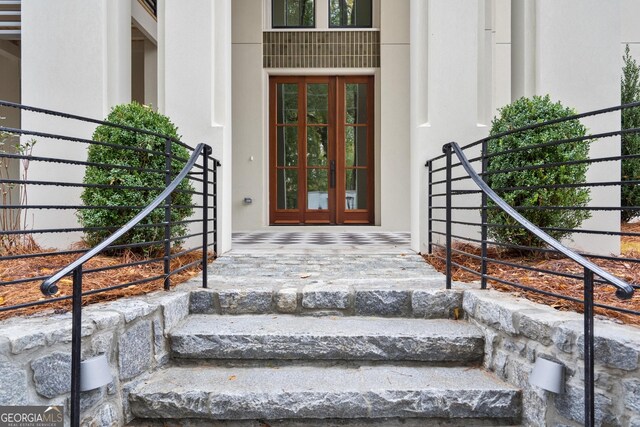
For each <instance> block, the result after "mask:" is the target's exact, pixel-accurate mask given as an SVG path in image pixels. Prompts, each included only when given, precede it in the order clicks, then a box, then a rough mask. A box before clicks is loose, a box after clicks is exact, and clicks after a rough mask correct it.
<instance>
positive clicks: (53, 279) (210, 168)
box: [0, 100, 221, 427]
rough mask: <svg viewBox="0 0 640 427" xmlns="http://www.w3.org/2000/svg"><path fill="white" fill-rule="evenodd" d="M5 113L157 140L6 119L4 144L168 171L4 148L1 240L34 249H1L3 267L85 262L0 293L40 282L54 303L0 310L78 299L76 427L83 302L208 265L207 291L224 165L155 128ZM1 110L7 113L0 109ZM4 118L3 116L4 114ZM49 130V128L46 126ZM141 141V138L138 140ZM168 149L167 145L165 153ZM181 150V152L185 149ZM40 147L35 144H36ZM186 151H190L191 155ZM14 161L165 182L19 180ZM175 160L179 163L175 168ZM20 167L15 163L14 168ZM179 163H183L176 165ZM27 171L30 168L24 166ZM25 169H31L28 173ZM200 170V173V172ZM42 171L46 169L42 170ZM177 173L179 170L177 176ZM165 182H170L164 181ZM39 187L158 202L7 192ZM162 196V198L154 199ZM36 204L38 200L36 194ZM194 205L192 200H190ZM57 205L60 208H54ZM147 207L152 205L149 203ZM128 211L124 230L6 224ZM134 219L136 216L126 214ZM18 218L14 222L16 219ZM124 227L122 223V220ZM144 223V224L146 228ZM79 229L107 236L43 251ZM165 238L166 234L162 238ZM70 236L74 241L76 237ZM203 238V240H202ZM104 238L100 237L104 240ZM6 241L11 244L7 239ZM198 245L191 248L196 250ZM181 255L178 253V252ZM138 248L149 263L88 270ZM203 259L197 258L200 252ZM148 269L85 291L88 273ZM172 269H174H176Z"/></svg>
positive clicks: (36, 275)
mask: <svg viewBox="0 0 640 427" xmlns="http://www.w3.org/2000/svg"><path fill="white" fill-rule="evenodd" d="M0 108H11V109H17V110H20V111H23V112H24V111H28V112H32V113H34V114H39V115H41V114H44V115H47V116H53V117H54V119H51V120H47V121H45V122H42V123H46V126H48V127H51V126H53V125H55V122H53V120H62V121H64V122H63V123H62V124H63V125H64V126H62V128H64V129H73V127H69V126H66V123H67V121H71V120H73V121H80V122H83V123H90V124H95V125H99V126H108V127H111V128H117V129H120V130H123V131H125V132H126V134H127V135H128V136H131V137H132V138H134V140H135V141H145V144H146V143H147V142H149V141H153V143H152V144H151V145H144V146H124V145H119V144H113V143H110V142H105V141H96V140H94V139H95V136H94V139H87V138H86V137H84V136H76V135H70V134H69V133H67V134H56V133H52V132H44V131H42V130H40V129H38V130H34V129H22V128H15V127H11V126H1V125H2V124H3V123H2V122H1V121H0V134H1V136H2V139H1V140H0V142H8V141H10V142H11V144H14V143H16V142H17V139H14V138H9V139H7V138H6V137H7V136H9V137H13V136H25V137H29V138H31V137H37V138H38V140H45V142H46V143H48V144H67V145H68V147H67V146H65V147H66V149H65V150H64V152H65V153H73V152H76V150H75V147H73V146H72V144H79V145H78V148H79V149H81V150H83V149H85V148H86V147H88V146H91V145H97V146H102V147H108V148H109V149H114V150H120V151H123V152H130V153H135V154H137V155H143V156H144V157H145V158H148V157H151V156H153V157H156V158H157V157H160V158H163V160H162V161H161V162H159V163H163V165H162V167H159V166H158V165H155V166H154V167H153V168H149V167H148V166H144V165H145V164H146V163H144V162H142V163H141V164H140V165H137V164H135V163H131V164H127V165H122V164H117V165H111V164H107V163H99V162H89V161H81V160H78V159H76V158H62V157H60V156H58V155H56V156H55V157H48V156H42V155H38V156H36V155H33V153H32V151H31V150H28V151H24V149H23V148H21V147H23V146H22V145H19V146H18V151H17V152H15V153H14V152H10V151H7V150H0V166H1V168H0V169H1V170H0V186H1V188H2V190H3V191H2V193H3V199H2V200H1V201H0V214H2V219H3V222H2V224H0V225H3V229H2V234H1V235H0V236H2V237H3V239H9V240H8V241H11V242H13V241H14V240H11V239H19V240H17V241H18V242H21V243H15V244H16V245H24V242H25V241H28V240H22V239H27V238H28V239H31V241H33V242H35V243H36V245H35V246H34V247H33V248H32V249H27V250H24V251H23V250H19V251H13V250H12V249H11V248H8V247H6V246H3V247H2V248H0V262H3V261H18V262H19V261H22V260H25V261H26V260H31V259H42V260H43V261H44V262H46V260H47V258H48V257H55V256H57V255H64V256H71V255H74V254H77V255H78V256H79V258H78V259H77V260H75V261H73V262H70V263H69V264H68V265H67V266H66V267H64V268H62V269H61V270H59V271H58V272H57V273H55V274H53V275H49V274H43V273H44V272H45V271H46V270H45V271H40V272H30V273H29V274H27V273H23V274H22V277H20V276H13V275H12V276H6V277H2V278H0V290H4V287H5V286H7V287H8V286H24V285H26V286H28V284H29V283H30V282H36V281H38V282H41V285H40V290H41V291H42V293H44V294H45V295H47V296H49V297H50V298H46V299H42V298H33V300H31V301H28V300H27V301H25V302H19V303H13V305H10V304H1V303H0V312H2V313H4V312H11V311H15V310H23V309H27V308H30V307H34V306H40V305H45V304H52V303H59V302H61V301H66V300H72V349H71V355H72V357H71V359H72V375H71V379H72V384H71V400H70V407H71V414H70V416H71V425H72V426H74V427H75V426H78V425H79V423H80V389H79V381H80V361H81V354H82V352H81V342H80V341H81V329H80V325H81V319H82V311H81V309H82V298H83V297H88V296H91V295H96V294H100V293H103V292H107V291H114V290H118V289H123V288H127V287H132V286H136V285H141V284H145V283H149V282H157V281H163V282H164V288H165V289H169V287H170V285H171V283H170V281H171V278H172V277H173V276H174V275H176V274H178V273H181V272H183V271H184V270H186V269H189V268H194V267H198V266H200V265H201V266H202V280H203V287H207V268H206V265H207V263H208V261H209V259H210V258H209V257H210V249H213V252H214V253H215V254H216V255H217V250H218V249H217V240H218V231H217V206H218V205H217V200H218V199H217V182H218V181H217V176H218V175H217V174H218V171H217V168H218V167H219V166H221V164H220V162H219V161H218V160H217V159H215V158H213V157H212V148H211V147H210V146H209V145H207V144H199V145H197V146H196V147H195V148H191V147H190V146H189V145H187V144H185V143H183V142H182V141H180V140H179V139H176V138H174V137H171V136H169V135H164V134H160V133H157V132H153V131H149V130H146V129H138V128H134V127H131V126H126V125H121V124H118V123H112V122H108V121H103V120H97V119H92V118H88V117H82V116H78V115H74V114H68V113H63V112H58V111H53V110H48V109H43V108H38V107H33V106H27V105H22V104H17V103H14V102H8V101H2V100H0ZM0 111H1V110H0ZM0 116H4V114H0ZM45 130H46V129H45ZM138 137H142V138H141V139H138ZM159 147H162V148H159ZM180 147H182V148H180ZM36 150H37V147H36ZM185 150H186V151H185ZM10 162H15V163H17V162H23V166H24V165H25V163H24V162H27V164H28V163H29V162H31V163H32V167H31V168H32V169H33V165H37V166H38V167H41V168H45V167H48V166H49V165H52V164H55V165H65V166H68V167H75V168H83V169H82V170H84V168H85V167H93V168H96V169H107V170H111V171H116V172H115V173H116V174H117V175H118V176H123V177H125V176H126V175H127V174H128V173H138V174H144V176H148V175H149V174H156V175H159V179H160V181H161V182H162V181H164V182H162V183H161V184H160V183H158V184H156V183H147V182H146V181H140V182H141V183H140V184H135V185H125V184H126V183H127V182H128V181H122V182H119V183H108V184H91V183H88V182H86V181H80V180H78V179H76V178H74V176H78V175H79V174H77V173H76V174H68V175H67V176H65V182H61V181H58V180H56V178H54V177H52V178H51V179H49V178H48V177H47V179H45V180H43V179H29V178H28V177H27V175H26V173H24V171H21V172H18V173H17V175H16V174H15V173H14V175H10V174H9V175H7V171H8V170H9V167H8V165H10V164H11V163H10ZM174 162H177V163H175V164H173V163H174ZM15 163H14V164H15ZM178 165H179V166H178ZM26 168H28V167H26ZM26 168H25V170H26ZM196 169H197V170H196ZM41 170H42V169H41ZM176 171H177V172H176ZM162 177H164V179H163V178H162ZM187 180H188V181H190V182H194V183H197V186H200V188H198V187H196V188H195V189H194V187H193V186H191V184H189V185H182V184H184V183H185V181H187ZM33 186H40V187H43V186H44V187H45V188H55V187H64V188H70V189H76V190H77V189H86V188H101V189H102V188H104V189H112V190H121V191H142V192H145V193H146V194H145V197H146V195H149V198H150V197H154V196H155V198H154V199H153V200H152V201H151V202H150V203H149V204H147V201H146V200H144V198H143V199H142V200H141V202H142V203H135V202H129V203H128V204H127V205H124V204H121V205H119V206H115V205H114V206H110V205H105V203H104V202H100V203H95V204H84V205H80V204H77V203H73V202H72V203H67V204H59V202H57V201H54V202H49V203H43V201H42V200H35V203H34V202H31V200H29V201H27V199H26V198H25V199H24V200H23V199H22V198H18V199H15V198H14V199H15V200H12V199H11V198H7V197H6V194H9V193H10V192H11V191H12V190H15V188H16V187H17V188H19V189H20V190H21V191H22V190H24V191H25V192H26V191H27V189H28V188H31V187H33ZM156 194H158V195H157V196H156ZM184 194H187V195H189V197H191V196H194V195H195V196H200V197H202V202H201V203H198V204H196V203H193V202H192V201H189V202H188V204H182V203H179V200H175V203H172V195H173V196H177V195H184ZM31 199H33V197H31ZM189 200H190V199H189ZM56 203H58V204H56ZM145 205H146V206H145ZM92 209H96V210H107V211H114V210H123V211H124V212H126V214H127V215H128V214H129V212H131V215H133V213H135V212H137V211H141V212H138V213H137V214H136V215H135V217H134V218H133V219H131V220H128V221H127V223H126V224H125V225H123V226H122V227H120V226H119V225H115V226H109V225H106V224H105V225H100V226H88V225H87V224H83V225H84V226H82V227H78V226H74V225H67V226H59V227H57V228H56V227H55V226H54V227H35V228H34V223H35V224H37V222H38V220H34V221H33V222H32V223H31V224H29V225H27V224H26V222H25V223H22V221H21V220H18V223H16V224H14V223H11V224H8V227H7V224H5V222H6V221H5V220H6V219H7V218H8V217H10V218H14V217H16V216H15V215H16V214H15V213H16V212H17V213H18V214H17V215H18V216H17V218H18V219H19V218H20V216H22V217H26V216H27V212H34V211H38V210H60V211H64V212H70V211H71V210H74V211H77V212H81V211H82V212H85V211H87V210H89V211H90V210H92ZM159 209H163V210H164V218H163V219H160V217H161V216H162V214H160V215H157V214H158V210H159ZM174 209H189V210H190V212H199V213H200V215H193V214H192V216H191V217H186V218H185V217H180V216H178V217H176V218H173V217H172V212H173V210H174ZM210 210H212V212H213V215H210V213H209V211H210ZM152 213H155V214H156V216H158V218H152V219H151V220H149V219H148V218H149V215H151V214H152ZM127 217H128V218H130V216H127ZM12 221H13V220H12ZM123 222H124V221H123ZM143 222H144V223H143ZM195 224H200V225H201V226H200V227H199V228H198V229H197V230H189V229H188V228H187V227H189V226H191V225H195ZM172 227H178V230H179V231H178V232H175V233H174V232H173V231H172ZM145 229H152V230H154V233H152V234H148V235H147V237H145V238H144V239H140V240H133V241H132V242H118V240H119V239H120V238H121V237H123V236H124V235H125V234H126V233H128V232H134V230H145ZM75 232H85V233H88V232H91V233H95V232H100V233H104V234H103V235H108V236H107V237H106V238H104V239H103V240H102V241H101V242H100V243H99V244H97V245H96V246H94V247H93V248H90V249H82V248H78V247H71V248H68V249H61V250H56V251H52V252H50V251H49V250H47V249H42V248H41V247H40V246H39V243H40V241H39V239H38V236H42V237H46V236H49V235H51V234H56V233H58V234H66V233H75ZM163 233H164V235H163ZM70 237H73V238H74V239H75V238H76V236H75V235H72V236H70ZM200 238H201V239H200ZM101 239H102V237H101ZM187 240H188V241H189V245H190V246H187V247H186V248H183V247H182V244H183V243H184V242H186V241H187ZM3 243H6V241H5V240H3ZM195 244H197V246H195V247H193V245H195ZM176 247H177V249H176V250H173V249H174V248H176ZM130 249H131V250H136V251H139V252H143V251H144V252H146V253H147V255H148V256H147V257H145V258H144V259H135V258H134V259H133V260H130V259H126V260H121V261H120V260H119V261H118V262H117V263H116V264H113V263H109V264H108V265H99V266H94V267H91V268H87V269H84V268H83V266H84V264H85V263H86V262H87V261H89V260H90V259H92V258H94V257H95V256H96V255H98V254H99V253H100V252H103V251H105V250H109V251H115V250H118V251H120V250H130ZM195 251H201V252H202V256H198V257H197V259H196V260H195V261H193V259H194V258H193V257H192V258H190V259H188V260H187V262H186V263H183V262H181V263H180V264H179V266H177V267H172V265H171V264H172V262H173V260H175V259H177V258H180V257H183V256H185V255H188V254H191V253H192V252H195ZM198 255H199V254H198ZM158 264H161V265H162V272H157V271H152V270H151V268H155V267H156V266H158ZM146 266H148V267H149V268H148V269H149V271H150V273H148V274H147V276H152V277H144V276H143V278H136V277H132V278H127V279H126V280H125V282H126V283H115V284H111V283H110V284H108V285H107V286H106V287H99V288H97V289H91V290H86V291H83V290H82V279H83V275H85V274H90V273H98V272H105V271H110V270H111V271H112V270H118V269H122V268H130V267H145V268H146ZM172 268H173V270H172ZM69 274H71V275H72V276H73V280H72V286H73V292H71V295H59V296H58V295H55V294H56V293H57V292H58V285H57V282H58V281H59V280H60V279H62V278H63V277H65V276H67V275H69Z"/></svg>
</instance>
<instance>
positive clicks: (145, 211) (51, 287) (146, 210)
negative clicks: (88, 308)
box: [40, 144, 219, 296]
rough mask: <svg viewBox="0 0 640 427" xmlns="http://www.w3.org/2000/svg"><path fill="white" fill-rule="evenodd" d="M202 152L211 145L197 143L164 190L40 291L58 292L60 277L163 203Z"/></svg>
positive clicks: (109, 243)
mask: <svg viewBox="0 0 640 427" xmlns="http://www.w3.org/2000/svg"><path fill="white" fill-rule="evenodd" d="M207 151H208V152H207ZM203 153H204V154H205V155H207V156H208V155H209V154H211V147H209V146H207V145H205V144H198V145H197V146H196V148H195V149H194V150H193V153H191V157H190V158H189V161H188V162H187V164H186V165H185V167H184V168H182V170H181V171H180V173H179V174H178V176H176V178H175V179H174V180H173V181H172V182H171V184H170V185H169V186H168V187H167V188H165V189H164V191H163V192H162V193H160V194H159V195H158V197H156V198H155V199H154V200H153V202H151V203H150V204H149V205H148V206H147V207H146V208H144V209H143V210H142V211H141V212H140V213H139V214H138V215H136V216H135V217H133V218H132V219H131V220H130V221H129V222H127V223H126V224H125V225H123V226H122V227H120V228H119V229H118V230H117V231H116V232H115V233H113V234H112V235H111V236H109V237H108V238H106V239H105V240H103V241H102V243H100V244H98V245H96V246H94V247H93V249H91V250H90V251H89V252H87V253H85V254H84V255H82V256H81V257H80V258H78V259H77V260H75V261H74V262H72V263H71V264H69V265H67V266H66V267H64V268H63V269H61V270H59V271H58V272H57V273H55V274H54V275H53V276H51V277H49V278H48V279H47V280H45V281H44V282H42V285H40V290H41V291H42V293H43V294H44V295H46V296H52V295H54V294H56V293H57V292H58V286H57V283H58V281H59V280H60V279H62V278H63V277H65V276H68V275H69V274H71V272H73V270H75V269H76V268H78V267H81V266H82V265H84V263H85V262H87V261H89V260H90V259H91V258H93V257H94V256H96V255H98V254H99V253H101V252H102V251H104V250H105V249H106V248H107V247H109V246H110V245H111V244H112V243H113V242H115V241H116V240H118V239H119V238H120V237H122V236H123V235H124V234H125V233H127V232H128V231H130V230H131V229H132V228H133V227H134V226H135V225H137V224H139V223H140V221H142V220H143V219H144V218H146V217H147V216H148V215H149V214H150V213H151V211H153V210H154V209H155V208H157V207H158V206H160V204H161V203H163V202H164V200H165V199H166V198H167V197H168V196H169V195H170V194H171V193H173V191H174V190H175V189H176V188H177V187H178V185H179V184H180V182H182V180H183V179H184V178H185V177H186V176H187V174H188V173H189V172H190V171H191V169H193V166H194V165H195V163H196V161H197V160H198V157H199V156H200V155H202V154H203ZM218 166H219V165H218ZM205 256H206V255H205ZM205 270H206V269H205Z"/></svg>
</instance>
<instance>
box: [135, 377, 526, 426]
mask: <svg viewBox="0 0 640 427" xmlns="http://www.w3.org/2000/svg"><path fill="white" fill-rule="evenodd" d="M129 400H130V404H131V410H132V412H133V414H134V415H135V416H136V417H144V418H166V419H184V418H205V419H220V420H247V419H317V418H344V419H357V418H388V417H392V418H393V417H398V418H403V417H409V418H414V417H420V418H454V419H460V418H481V419H482V418H494V419H503V420H517V419H518V418H519V413H520V409H519V408H520V392H519V391H518V390H516V389H515V388H513V387H511V386H508V385H507V384H504V383H502V382H501V381H499V380H497V379H496V378H495V377H493V376H491V375H489V374H487V373H485V372H482V371H479V370H474V369H463V368H407V367H396V366H382V367H369V368H359V369H342V368H325V369H318V368H305V367H289V368H275V369H268V368H253V369H252V368H246V369H242V368H237V369H215V368H206V369H205V368H173V369H169V370H166V371H163V372H161V373H159V374H156V375H155V376H154V377H152V378H150V379H149V381H147V382H146V383H143V384H140V385H138V386H137V387H134V389H133V390H132V391H131V393H130V397H129Z"/></svg>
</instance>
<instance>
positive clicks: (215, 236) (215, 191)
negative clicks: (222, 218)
mask: <svg viewBox="0 0 640 427" xmlns="http://www.w3.org/2000/svg"><path fill="white" fill-rule="evenodd" d="M218 166H220V164H219V163H218V161H217V160H216V161H214V162H213V183H212V184H213V254H214V256H215V257H216V258H217V257H218Z"/></svg>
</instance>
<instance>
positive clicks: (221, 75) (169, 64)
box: [158, 0, 232, 252]
mask: <svg viewBox="0 0 640 427" xmlns="http://www.w3.org/2000/svg"><path fill="white" fill-rule="evenodd" d="M158 67H159V70H158V76H159V84H158V108H159V110H160V112H162V113H163V114H166V115H167V116H169V118H170V119H171V120H172V121H173V122H174V123H175V124H176V125H177V126H178V128H179V132H180V134H181V135H182V137H183V140H184V142H185V143H187V144H189V145H191V146H195V145H196V144H199V143H201V142H204V143H207V144H210V145H211V146H212V147H213V156H214V157H216V158H217V159H219V160H220V162H221V163H222V167H221V168H220V169H219V171H218V180H219V183H218V234H219V242H218V244H219V251H221V252H224V251H227V250H229V249H230V248H231V169H232V168H231V2H230V0H216V1H200V0H161V1H160V2H159V4H158ZM198 203H199V202H198Z"/></svg>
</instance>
